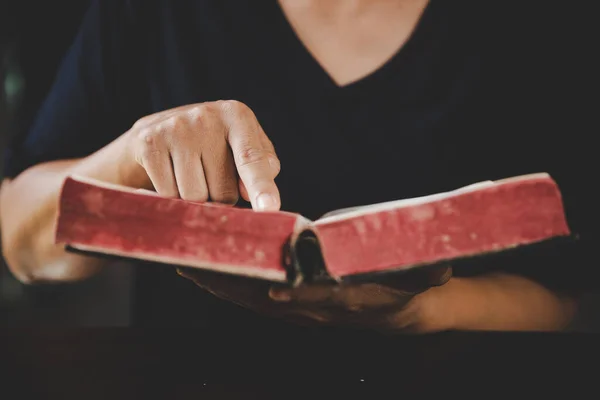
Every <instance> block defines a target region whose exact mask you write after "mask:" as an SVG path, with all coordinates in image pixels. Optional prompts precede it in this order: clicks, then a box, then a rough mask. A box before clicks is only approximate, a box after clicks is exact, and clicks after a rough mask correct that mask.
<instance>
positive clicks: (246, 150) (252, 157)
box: [237, 146, 267, 167]
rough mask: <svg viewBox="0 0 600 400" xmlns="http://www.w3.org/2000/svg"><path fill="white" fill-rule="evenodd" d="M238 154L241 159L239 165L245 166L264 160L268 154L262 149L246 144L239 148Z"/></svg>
mask: <svg viewBox="0 0 600 400" xmlns="http://www.w3.org/2000/svg"><path fill="white" fill-rule="evenodd" d="M237 156H238V159H239V166H240V167H243V166H247V165H251V164H256V163H258V162H261V161H264V160H265V159H266V156H267V154H266V153H265V151H264V150H262V149H257V148H254V147H250V146H245V147H243V148H242V149H241V150H239V152H238V154H237Z"/></svg>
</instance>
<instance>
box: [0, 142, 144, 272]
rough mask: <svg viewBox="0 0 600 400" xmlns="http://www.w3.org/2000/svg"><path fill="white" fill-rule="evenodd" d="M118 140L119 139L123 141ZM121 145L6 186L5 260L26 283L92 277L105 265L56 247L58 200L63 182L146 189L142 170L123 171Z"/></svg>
mask: <svg viewBox="0 0 600 400" xmlns="http://www.w3.org/2000/svg"><path fill="white" fill-rule="evenodd" d="M118 140H119V139H118ZM118 140H117V141H115V142H113V143H111V144H110V145H109V146H106V147H105V148H103V149H102V150H100V151H98V152H97V153H95V154H92V155H90V156H89V157H86V158H84V159H78V160H61V161H54V162H48V163H43V164H39V165H36V166H34V167H31V168H29V169H27V170H26V171H24V172H23V173H21V174H20V175H19V176H17V177H16V178H15V179H14V180H12V181H8V180H6V181H5V182H3V185H2V190H1V192H0V195H1V199H0V223H1V225H2V249H3V254H4V258H5V259H6V261H7V264H8V266H9V268H10V269H11V271H12V272H13V274H14V275H15V276H16V277H17V278H18V279H19V280H21V281H23V282H25V283H30V282H44V281H72V280H78V279H83V278H86V277H88V276H90V275H93V274H94V273H95V272H96V271H97V270H98V268H100V267H101V261H99V260H96V259H93V258H90V257H84V256H80V255H75V254H70V253H66V252H65V251H64V249H63V248H62V246H57V245H55V244H54V231H55V228H56V226H55V224H56V217H57V205H58V196H59V194H60V190H61V187H62V183H63V180H64V178H65V177H66V176H67V175H69V174H78V175H84V176H88V177H92V178H96V179H100V180H104V181H108V182H112V183H117V184H124V185H130V186H139V187H146V186H147V181H148V179H147V177H146V178H145V179H144V174H143V170H141V173H140V170H139V169H136V168H129V169H125V168H123V163H121V162H119V161H120V158H121V154H120V153H121V152H122V148H123V146H122V145H121V144H119V143H118Z"/></svg>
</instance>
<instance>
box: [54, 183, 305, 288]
mask: <svg viewBox="0 0 600 400" xmlns="http://www.w3.org/2000/svg"><path fill="white" fill-rule="evenodd" d="M259 214H260V215H259ZM306 224H307V220H305V219H304V218H302V217H300V216H298V215H297V214H293V213H287V212H274V213H273V212H270V213H266V212H261V213H259V212H256V211H253V210H249V209H242V208H235V207H226V206H222V205H215V204H208V203H205V204H200V203H192V202H185V201H183V200H179V199H167V198H163V197H160V196H158V195H156V194H155V193H154V192H148V191H138V190H134V189H130V188H123V187H121V186H117V185H111V184H106V183H103V182H98V181H95V180H90V179H87V178H81V177H73V176H72V177H68V178H67V179H66V180H65V182H64V184H63V189H62V192H61V197H60V203H59V216H58V221H57V229H56V236H55V239H56V242H57V243H61V244H65V245H66V246H67V247H68V248H71V249H75V250H77V251H79V252H84V253H90V254H105V255H109V256H115V257H120V258H125V259H139V260H145V261H151V262H158V263H163V264H170V265H178V266H184V267H192V268H200V269H206V270H212V271H217V272H222V273H228V274H235V275H243V276H247V277H253V278H260V279H266V280H271V281H277V282H285V281H287V272H288V271H287V269H286V267H285V265H284V263H283V256H284V254H283V249H284V247H285V246H286V245H287V244H288V242H289V238H290V236H291V235H292V234H293V232H294V231H295V230H296V229H303V227H304V226H305V225H306Z"/></svg>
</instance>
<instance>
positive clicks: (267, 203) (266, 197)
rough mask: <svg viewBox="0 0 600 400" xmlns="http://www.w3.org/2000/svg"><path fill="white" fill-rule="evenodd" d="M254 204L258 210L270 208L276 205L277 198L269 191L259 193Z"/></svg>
mask: <svg viewBox="0 0 600 400" xmlns="http://www.w3.org/2000/svg"><path fill="white" fill-rule="evenodd" d="M256 206H257V207H258V209H259V210H262V211H264V210H272V209H274V208H276V207H277V200H275V197H273V195H271V194H269V193H261V194H259V195H258V197H257V198H256Z"/></svg>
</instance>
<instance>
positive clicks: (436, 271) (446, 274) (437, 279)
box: [427, 266, 452, 286]
mask: <svg viewBox="0 0 600 400" xmlns="http://www.w3.org/2000/svg"><path fill="white" fill-rule="evenodd" d="M451 277H452V267H450V266H445V267H440V268H433V269H430V270H428V271H427V283H428V284H429V286H441V285H443V284H445V283H446V282H448V281H449V280H450V278H451Z"/></svg>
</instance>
